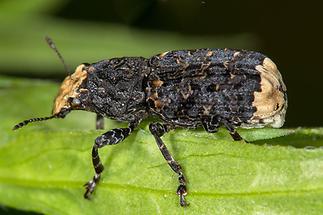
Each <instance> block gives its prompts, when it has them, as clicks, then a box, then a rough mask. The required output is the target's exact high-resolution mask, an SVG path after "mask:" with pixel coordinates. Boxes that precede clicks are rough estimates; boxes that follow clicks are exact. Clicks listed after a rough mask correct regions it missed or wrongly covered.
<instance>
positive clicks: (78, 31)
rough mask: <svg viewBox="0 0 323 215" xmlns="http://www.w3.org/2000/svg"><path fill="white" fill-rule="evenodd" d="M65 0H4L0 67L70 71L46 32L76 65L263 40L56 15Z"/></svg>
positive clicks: (48, 73) (42, 73)
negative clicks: (59, 57)
mask: <svg viewBox="0 0 323 215" xmlns="http://www.w3.org/2000/svg"><path fill="white" fill-rule="evenodd" d="M63 3H64V1H58V0H47V1H40V0H29V1H19V0H10V1H8V0H7V1H1V2H0V26H1V28H0V38H1V40H0V47H1V50H2V51H1V52H0V72H6V73H7V74H9V73H10V74H20V75H29V76H36V77H57V76H58V74H57V71H61V74H60V75H62V74H64V70H63V67H62V65H61V63H60V62H59V61H58V59H56V57H55V55H54V54H53V52H52V51H51V50H50V49H49V48H48V46H47V45H46V44H45V42H44V37H45V36H46V35H49V36H51V37H52V38H53V39H54V41H55V42H56V44H57V46H58V48H59V49H60V51H61V52H62V53H63V56H64V57H65V59H66V61H67V63H68V64H69V65H70V66H71V67H72V68H74V67H76V65H79V64H80V63H83V62H89V63H91V62H97V61H99V60H102V59H106V58H111V57H118V56H119V57H120V56H144V57H149V56H152V55H155V54H158V53H161V52H164V51H168V50H174V49H190V48H203V47H223V48H224V47H228V48H229V47H231V48H249V49H255V48H256V47H257V44H258V41H257V38H256V37H255V36H254V35H251V34H248V33H244V34H239V35H225V36H221V37H213V36H187V35H181V34H176V33H170V32H154V31H148V30H138V29H131V28H129V27H125V26H118V25H112V24H98V23H93V22H80V21H79V22H77V21H68V20H65V19H59V18H57V17H56V18H55V17H54V16H50V14H51V9H52V10H53V9H54V10H55V8H59V7H60V6H61V4H63ZM22 35H23V36H22ZM17 62H19V63H17ZM27 71H28V74H26V72H27Z"/></svg>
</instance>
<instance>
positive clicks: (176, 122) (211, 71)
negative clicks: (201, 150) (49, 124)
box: [14, 49, 287, 206]
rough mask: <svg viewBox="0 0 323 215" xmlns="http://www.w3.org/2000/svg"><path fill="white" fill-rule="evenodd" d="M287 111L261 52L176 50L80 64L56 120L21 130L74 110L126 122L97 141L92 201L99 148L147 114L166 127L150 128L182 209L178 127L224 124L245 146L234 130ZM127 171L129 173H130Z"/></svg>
mask: <svg viewBox="0 0 323 215" xmlns="http://www.w3.org/2000/svg"><path fill="white" fill-rule="evenodd" d="M286 108H287V95H286V87H285V85H284V83H283V81H282V77H281V75H280V73H279V71H278V69H277V67H276V65H275V64H274V63H273V62H272V61H271V60H270V59H269V58H267V57H266V56H264V55H263V54H261V53H258V52H252V51H244V50H231V49H196V50H182V51H170V52H165V53H163V54H159V55H156V56H153V57H151V58H149V59H146V58H142V57H122V58H113V59H109V60H102V61H99V62H97V63H93V64H81V65H80V66H78V67H77V69H76V70H75V72H74V73H73V74H72V75H70V76H68V77H66V79H65V80H64V82H63V83H62V85H61V87H60V91H59V94H58V95H57V97H56V99H55V103H54V109H53V115H52V116H50V117H44V118H33V119H30V120H25V121H23V122H22V123H20V124H17V125H16V126H15V127H14V129H17V128H20V127H22V126H24V125H26V124H28V123H29V122H34V121H42V120H47V119H51V118H64V117H65V116H66V115H67V114H68V113H69V112H70V111H72V110H85V111H91V112H94V113H96V114H97V124H96V127H97V128H99V129H102V128H103V117H108V118H112V119H116V120H118V121H125V122H128V123H129V125H128V127H127V128H116V129H112V130H110V131H108V132H106V133H104V134H102V135H101V136H99V137H97V138H96V140H95V141H94V144H93V148H92V163H93V167H94V171H95V175H94V176H93V178H92V180H90V181H89V182H87V183H86V184H85V188H86V191H85V194H84V197H85V198H87V199H88V198H90V196H91V194H92V192H93V191H94V189H95V187H96V185H97V184H98V183H99V180H100V177H101V173H102V171H103V169H104V167H103V165H102V163H101V160H100V156H99V148H102V147H104V146H106V145H114V144H118V143H120V142H121V141H122V140H124V139H125V138H126V137H127V136H129V135H130V134H131V133H132V132H133V130H134V129H135V128H136V127H137V125H138V124H139V123H140V121H141V120H143V119H144V118H146V117H148V116H157V117H159V118H160V120H161V121H163V123H159V122H154V123H151V124H150V125H149V129H150V132H151V134H152V135H153V136H154V138H155V140H156V143H157V146H158V148H159V150H160V151H161V153H162V155H163V157H164V158H165V160H166V161H167V163H168V165H169V166H170V168H171V169H172V170H173V171H174V172H175V173H176V174H177V176H178V183H179V185H178V188H177V191H176V193H177V195H178V196H179V202H180V205H181V206H186V205H188V203H187V202H186V200H185V196H186V195H187V184H186V178H185V174H184V172H183V170H182V168H181V166H180V164H179V163H178V162H177V161H176V160H175V159H174V158H173V157H172V155H171V154H170V152H169V151H168V149H167V147H166V145H165V144H164V142H163V140H162V139H161V137H162V136H163V135H164V134H166V133H167V132H168V131H169V130H171V129H176V128H178V127H183V128H196V127H199V126H202V127H204V129H205V130H206V131H207V132H210V133H213V132H216V131H217V129H218V127H219V126H221V125H223V126H224V127H225V128H226V129H227V130H228V131H229V133H230V134H231V136H232V138H233V139H234V140H242V138H241V136H240V135H239V134H238V132H237V131H236V130H235V128H236V127H238V126H241V127H249V128H250V127H263V126H272V127H281V126H282V125H283V123H284V119H285V113H286ZM125 171H126V170H125Z"/></svg>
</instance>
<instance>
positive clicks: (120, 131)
mask: <svg viewBox="0 0 323 215" xmlns="http://www.w3.org/2000/svg"><path fill="white" fill-rule="evenodd" d="M136 124H137V123H136ZM136 124H130V125H129V127H128V128H115V129H112V130H110V131H108V132H106V133H104V134H102V135H101V136H99V137H97V138H96V139H95V143H94V145H93V148H92V163H93V167H94V170H95V175H94V176H93V178H92V180H90V181H89V182H87V183H86V184H85V185H84V186H85V189H86V191H85V193H84V198H86V199H89V198H90V196H91V193H92V192H93V191H94V188H95V186H96V185H97V184H98V182H99V180H100V176H101V173H102V171H103V169H104V167H103V165H102V163H101V160H100V156H99V152H98V149H99V148H102V147H103V146H106V145H114V144H117V143H119V142H121V141H122V140H124V139H125V138H126V137H127V136H129V134H130V133H131V132H132V131H133V130H134V128H135V126H136Z"/></svg>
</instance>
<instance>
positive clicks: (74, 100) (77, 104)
mask: <svg viewBox="0 0 323 215" xmlns="http://www.w3.org/2000/svg"><path fill="white" fill-rule="evenodd" d="M80 104H81V101H80V100H79V99H77V98H72V101H71V105H72V106H73V107H76V106H79V105H80Z"/></svg>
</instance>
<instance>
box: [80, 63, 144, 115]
mask: <svg viewBox="0 0 323 215" xmlns="http://www.w3.org/2000/svg"><path fill="white" fill-rule="evenodd" d="M86 71H87V73H88V75H87V78H86V80H85V81H84V82H83V84H82V85H81V88H82V89H86V92H84V93H80V94H79V95H80V102H81V106H80V109H84V110H87V111H91V112H95V113H98V114H101V115H102V116H107V117H109V118H113V119H117V120H121V121H131V120H133V119H134V118H138V117H141V118H142V117H143V115H145V109H146V107H145V104H144V103H145V93H144V92H143V90H142V89H143V87H142V84H143V79H144V77H145V76H146V74H147V73H148V72H149V71H148V69H147V63H146V60H145V59H144V58H126V57H125V58H114V59H110V60H103V61H100V62H97V63H94V64H91V65H90V66H88V67H86Z"/></svg>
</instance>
